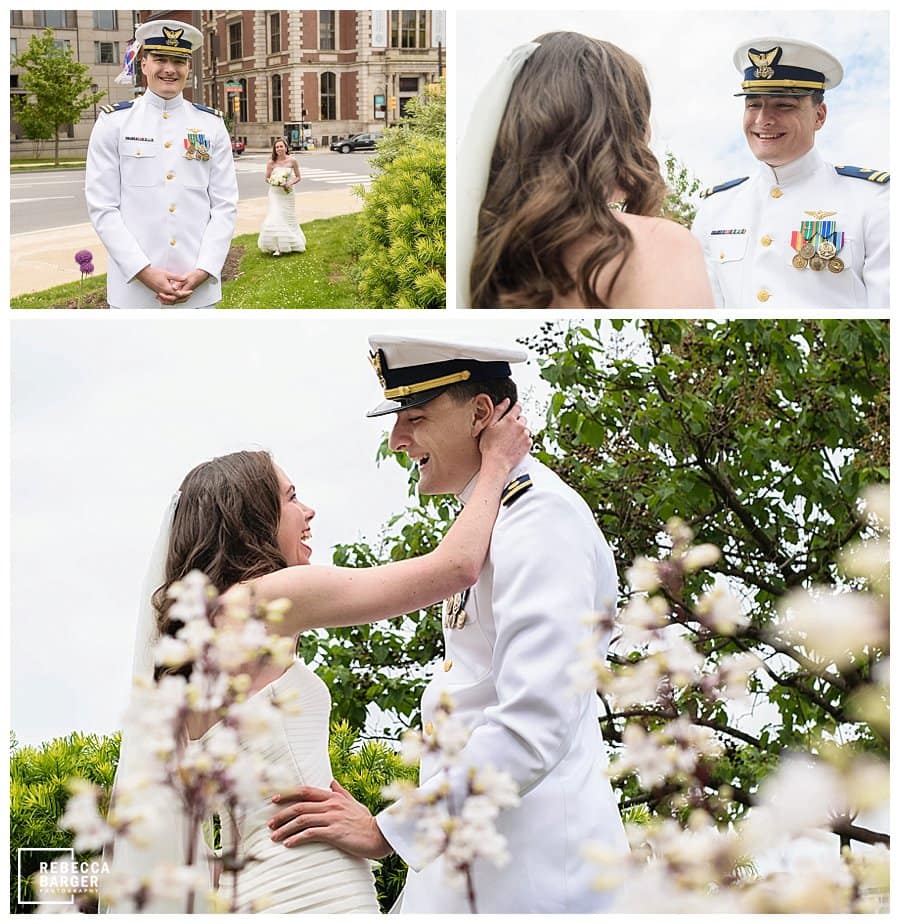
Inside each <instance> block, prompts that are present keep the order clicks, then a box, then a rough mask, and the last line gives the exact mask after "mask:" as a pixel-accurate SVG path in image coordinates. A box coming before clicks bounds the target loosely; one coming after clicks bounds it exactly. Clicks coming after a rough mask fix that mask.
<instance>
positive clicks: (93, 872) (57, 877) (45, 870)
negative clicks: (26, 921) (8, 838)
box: [18, 847, 109, 905]
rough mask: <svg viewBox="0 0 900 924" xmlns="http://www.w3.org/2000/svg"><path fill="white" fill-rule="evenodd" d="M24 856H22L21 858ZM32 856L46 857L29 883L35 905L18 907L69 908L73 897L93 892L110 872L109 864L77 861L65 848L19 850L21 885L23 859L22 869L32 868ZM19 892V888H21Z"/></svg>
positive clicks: (20, 897) (23, 903)
mask: <svg viewBox="0 0 900 924" xmlns="http://www.w3.org/2000/svg"><path fill="white" fill-rule="evenodd" d="M23 854H24V855H25V856H24V857H23ZM32 854H45V855H46V859H41V860H40V861H39V862H38V864H37V872H35V873H33V874H32V877H31V881H32V884H33V885H34V888H35V892H36V893H37V895H38V900H37V901H32V902H29V901H23V900H22V896H21V894H20V895H19V896H18V898H19V904H21V905H71V904H73V903H74V901H75V896H76V895H84V894H85V893H87V892H96V891H97V887H98V885H99V882H100V876H102V875H106V873H108V872H109V864H107V863H106V862H105V861H103V860H76V859H75V851H74V850H72V848H65V847H20V848H19V882H20V883H21V881H22V868H23V859H24V860H25V864H24V865H25V868H26V869H27V868H29V867H30V866H33V865H34V864H33V863H29V862H28V860H33V859H34V858H33V857H32V856H31V855H32ZM20 888H21V887H20Z"/></svg>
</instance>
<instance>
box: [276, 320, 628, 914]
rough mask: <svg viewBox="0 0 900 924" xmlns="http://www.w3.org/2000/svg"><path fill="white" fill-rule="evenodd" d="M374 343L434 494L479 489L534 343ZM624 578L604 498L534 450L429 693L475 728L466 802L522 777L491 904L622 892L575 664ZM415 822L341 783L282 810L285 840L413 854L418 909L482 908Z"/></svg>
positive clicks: (459, 774) (572, 906)
mask: <svg viewBox="0 0 900 924" xmlns="http://www.w3.org/2000/svg"><path fill="white" fill-rule="evenodd" d="M369 343H370V345H371V348H372V357H371V358H372V362H373V365H374V366H375V369H376V372H377V373H378V376H379V379H380V380H381V384H382V388H383V391H384V397H385V399H386V400H385V401H384V402H383V403H382V404H380V405H379V406H378V407H377V408H375V409H374V410H373V411H371V412H370V413H369V416H370V417H371V416H378V415H382V414H391V413H395V414H396V415H397V417H396V421H395V423H394V427H393V430H392V432H391V437H390V446H391V448H392V449H393V450H394V451H402V452H405V453H406V454H407V455H408V456H409V457H410V458H411V459H413V460H415V461H416V462H417V463H418V465H419V491H420V492H421V493H423V494H450V493H452V494H456V495H457V496H458V497H459V498H460V500H461V501H462V502H463V503H465V502H466V499H467V498H468V496H469V494H470V493H471V490H472V484H473V482H474V479H475V476H476V474H477V472H478V468H479V465H480V454H479V452H478V436H479V433H480V432H481V429H483V425H484V421H485V420H487V419H489V418H490V413H491V411H492V410H493V408H494V406H495V405H496V404H498V403H499V402H500V401H502V400H503V398H505V397H510V398H511V399H512V400H513V401H515V399H516V387H515V384H514V383H513V381H512V379H511V378H510V365H509V364H510V363H515V362H521V361H523V360H525V359H526V358H527V354H526V353H525V352H524V351H522V350H518V349H502V350H498V349H489V348H485V347H482V346H472V345H466V344H461V343H453V342H448V341H441V340H427V339H418V338H412V337H404V336H374V337H371V338H370V339H369ZM616 591H617V580H616V573H615V566H614V563H613V556H612V553H611V552H610V549H609V546H608V545H607V543H606V540H605V539H604V538H603V535H602V534H601V532H600V530H599V529H598V528H597V525H596V523H595V522H594V518H593V516H592V514H591V511H590V509H589V508H588V506H587V505H586V504H585V502H584V501H583V500H582V498H581V497H580V496H579V495H578V494H576V493H575V492H574V491H573V490H572V489H571V488H569V487H568V486H567V485H566V484H564V483H563V482H562V481H561V480H560V479H559V478H558V477H557V476H556V475H555V474H554V473H553V472H552V471H550V470H549V469H548V468H546V467H545V466H544V465H542V464H541V463H540V462H538V461H537V460H536V459H534V458H532V457H531V456H526V457H525V458H524V459H523V460H522V462H521V463H520V465H519V466H518V467H517V468H516V470H515V471H514V472H513V473H512V480H511V481H510V483H509V485H508V486H507V489H506V491H505V492H504V497H503V501H502V506H501V509H500V513H499V515H498V517H497V522H496V525H495V527H494V532H493V537H492V540H491V548H490V554H489V558H488V561H487V563H486V564H485V567H484V570H483V571H482V573H481V576H480V577H479V579H478V582H477V583H476V584H475V585H474V586H473V587H472V588H470V589H469V591H468V592H467V593H466V594H464V595H463V597H462V598H461V599H456V600H455V601H453V602H450V601H448V602H447V603H445V605H444V641H445V651H446V659H445V660H444V662H443V664H442V665H439V666H438V668H437V670H436V671H435V674H434V677H433V679H432V680H431V682H430V683H429V685H428V687H427V688H426V690H425V693H424V695H423V698H422V718H423V721H424V722H425V727H426V730H427V729H428V724H429V722H430V720H431V719H432V718H433V716H434V712H435V707H436V706H437V704H438V701H439V699H440V697H441V694H442V693H444V692H446V693H449V694H450V696H451V698H452V700H453V701H454V703H455V712H454V715H455V717H456V718H457V719H459V720H460V721H461V722H462V723H463V724H465V725H467V726H468V727H470V728H472V729H473V731H472V735H471V737H470V738H469V741H468V743H467V744H466V746H465V748H464V749H463V751H462V753H461V755H460V758H459V761H458V763H457V764H456V766H455V769H454V770H453V771H452V772H451V774H450V777H449V781H450V787H451V801H452V802H453V803H455V804H456V805H460V804H461V802H462V799H463V798H464V796H465V793H466V792H467V787H468V779H467V774H468V770H469V768H472V767H482V766H484V765H486V764H492V765H493V766H494V767H495V768H497V769H499V770H502V771H505V772H506V773H508V774H510V775H511V776H512V778H513V779H514V780H515V782H516V784H517V785H518V787H519V792H520V795H521V803H520V804H519V806H518V807H516V808H512V809H507V810H505V811H503V812H501V815H500V818H499V820H498V823H497V827H498V830H499V831H500V833H502V834H503V835H504V836H505V837H506V840H507V848H508V850H509V854H510V861H509V863H508V864H507V865H505V866H503V867H500V868H498V867H495V866H494V865H493V864H491V863H489V862H486V861H482V860H478V861H476V862H475V864H474V869H473V878H474V888H475V895H476V900H477V907H478V910H479V912H483V913H509V912H543V913H548V914H549V913H559V912H596V911H603V910H606V909H607V908H608V907H609V906H610V904H611V901H612V896H611V895H610V894H609V893H603V892H599V891H597V890H596V889H594V888H593V886H592V881H593V880H594V879H595V878H596V876H597V874H598V873H599V872H600V870H598V869H597V868H596V867H595V866H593V865H592V864H591V863H590V862H589V861H587V860H586V859H585V858H584V856H583V855H582V846H583V845H584V844H585V843H601V844H604V845H606V846H608V847H610V848H612V849H613V850H616V851H621V852H623V853H624V852H625V851H626V850H627V846H626V842H625V836H624V830H623V827H622V822H621V820H620V818H619V813H618V807H617V805H616V801H615V798H614V796H613V793H612V788H611V786H610V784H609V782H608V780H607V778H606V776H605V775H604V767H605V765H606V753H605V746H604V744H603V741H602V738H601V735H600V729H599V725H598V721H597V698H596V696H595V695H594V694H593V693H584V694H580V693H576V692H574V691H573V689H572V688H571V682H570V679H569V674H568V668H569V667H570V665H571V664H572V662H573V661H574V660H575V659H576V657H577V656H578V645H579V642H580V641H581V640H582V639H583V638H584V637H585V635H586V633H587V631H588V630H587V628H586V626H585V623H584V622H583V618H584V617H585V616H587V615H588V614H591V613H597V612H600V613H605V614H612V613H613V612H614V610H615V606H616ZM607 641H608V639H605V640H604V645H605V644H606V642H607ZM438 769H439V768H438V765H437V763H436V761H435V760H434V758H433V757H431V756H429V755H426V756H425V757H423V759H422V762H421V766H420V771H419V777H420V789H419V792H420V793H425V792H429V791H433V790H435V789H436V788H437V787H438V786H442V785H444V780H445V778H444V777H443V775H441V774H439V773H438ZM414 826H415V825H414V821H412V820H404V819H403V818H402V817H400V813H398V812H397V811H396V810H395V808H394V807H391V808H389V809H387V810H385V811H384V812H382V813H381V814H380V815H378V816H377V818H372V816H371V815H369V813H368V810H367V809H366V808H365V807H364V806H362V805H360V804H359V803H357V802H355V801H354V800H353V799H352V797H350V796H349V794H347V793H346V792H345V791H344V790H342V789H341V788H340V787H339V786H337V784H333V786H332V790H331V791H322V790H314V789H311V788H308V787H307V788H304V789H302V790H299V791H297V792H296V793H293V794H291V795H290V796H289V797H285V796H282V797H281V800H280V811H279V812H278V813H277V814H276V815H275V817H274V819H273V828H274V829H275V830H274V838H275V839H276V840H284V839H285V838H290V837H291V836H292V835H296V834H297V832H298V831H300V832H303V833H302V834H301V836H300V840H301V841H303V840H323V841H327V842H329V843H332V844H335V845H336V846H338V847H341V848H342V849H344V850H347V851H348V852H350V853H354V854H358V855H363V856H367V857H372V858H376V857H381V856H385V855H386V854H388V853H391V852H396V853H398V854H399V855H400V856H401V857H402V858H403V860H405V861H406V863H407V864H408V865H409V875H408V878H407V882H406V887H405V889H404V893H403V897H402V905H401V907H400V910H401V911H402V912H404V913H410V912H443V913H466V912H467V911H469V905H468V901H467V898H466V895H465V892H464V891H461V890H459V889H457V888H455V887H454V886H452V885H450V884H449V883H448V882H447V881H446V878H445V875H444V869H443V860H442V859H441V858H438V859H437V860H434V861H432V862H431V863H425V862H424V860H423V857H422V855H421V851H420V849H419V846H418V845H417V842H416V833H415V830H414Z"/></svg>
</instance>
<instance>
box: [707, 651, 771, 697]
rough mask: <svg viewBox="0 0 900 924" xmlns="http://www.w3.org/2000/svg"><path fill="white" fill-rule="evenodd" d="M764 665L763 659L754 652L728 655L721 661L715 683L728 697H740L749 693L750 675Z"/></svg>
mask: <svg viewBox="0 0 900 924" xmlns="http://www.w3.org/2000/svg"><path fill="white" fill-rule="evenodd" d="M760 667H762V661H761V660H760V659H759V658H758V657H757V656H756V655H755V654H753V653H752V652H749V651H743V652H741V653H740V654H734V655H726V656H725V657H724V658H722V660H721V661H720V662H719V667H718V670H717V671H716V674H715V675H714V683H715V686H717V687H718V688H719V689H720V690H721V691H722V693H723V695H724V696H726V697H727V698H728V699H739V698H740V697H742V696H744V695H745V694H746V693H747V683H748V681H749V679H750V675H751V674H752V673H753V672H754V671H756V670H758V669H759V668H760Z"/></svg>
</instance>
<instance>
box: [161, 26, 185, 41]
mask: <svg viewBox="0 0 900 924" xmlns="http://www.w3.org/2000/svg"><path fill="white" fill-rule="evenodd" d="M163 35H164V36H165V37H166V44H167V45H177V44H178V41H179V39H180V38H181V36H182V35H184V29H167V28H166V27H165V26H163Z"/></svg>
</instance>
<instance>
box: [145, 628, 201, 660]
mask: <svg viewBox="0 0 900 924" xmlns="http://www.w3.org/2000/svg"><path fill="white" fill-rule="evenodd" d="M196 656H197V651H196V650H195V649H194V648H193V647H192V646H191V645H189V644H188V643H187V642H186V641H183V640H182V639H177V638H173V637H172V636H171V635H164V636H162V637H161V638H160V640H159V641H158V642H157V644H156V648H155V649H154V651H153V658H154V660H155V662H156V663H157V664H163V665H165V666H166V667H181V665H182V664H186V663H187V662H188V661H192V660H193V659H194V658H195V657H196Z"/></svg>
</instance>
